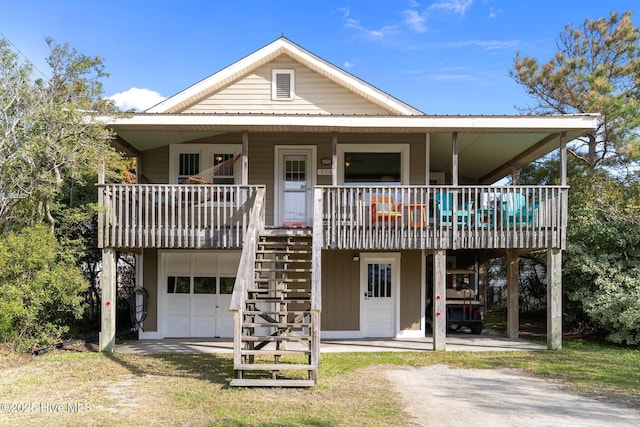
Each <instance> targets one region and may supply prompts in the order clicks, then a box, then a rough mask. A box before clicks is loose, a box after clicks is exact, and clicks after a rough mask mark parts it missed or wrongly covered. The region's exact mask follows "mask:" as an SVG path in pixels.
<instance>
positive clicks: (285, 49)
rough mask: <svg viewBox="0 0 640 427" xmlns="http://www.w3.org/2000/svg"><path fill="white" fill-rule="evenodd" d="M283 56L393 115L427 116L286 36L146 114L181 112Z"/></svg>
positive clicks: (174, 96)
mask: <svg viewBox="0 0 640 427" xmlns="http://www.w3.org/2000/svg"><path fill="white" fill-rule="evenodd" d="M282 54H286V55H288V56H289V57H291V58H292V59H294V60H295V61H297V62H299V63H301V64H303V65H305V66H306V67H308V68H309V69H311V70H313V71H315V72H317V73H319V74H320V75H322V76H324V77H326V78H328V79H330V80H332V81H333V82H335V83H337V84H339V85H341V86H343V87H345V88H347V89H348V90H351V91H352V92H354V93H356V94H358V95H360V96H362V97H364V98H366V99H367V100H368V101H370V102H373V103H374V104H377V105H379V106H380V107H383V108H384V109H386V110H387V111H389V114H391V115H423V114H424V113H422V112H421V111H420V110H417V109H415V108H413V107H411V106H410V105H408V104H405V103H404V102H402V101H400V100H398V99H397V98H395V97H393V96H391V95H389V94H387V93H385V92H383V91H381V90H380V89H378V88H376V87H374V86H372V85H370V84H369V83H366V82H365V81H363V80H361V79H359V78H357V77H355V76H354V75H352V74H350V73H348V72H346V71H344V70H343V69H341V68H339V67H337V66H335V65H333V64H331V63H330V62H328V61H325V60H324V59H322V58H320V57H319V56H317V55H315V54H313V53H311V52H310V51H308V50H306V49H304V48H303V47H301V46H299V45H298V44H296V43H294V42H293V41H291V40H289V39H288V38H287V37H285V35H284V33H282V35H281V36H280V37H278V38H277V39H276V40H274V41H273V42H271V43H269V44H267V45H266V46H264V47H262V48H260V49H258V50H256V51H255V52H253V53H251V54H249V55H247V56H245V57H244V58H242V59H240V60H239V61H237V62H235V63H233V64H231V65H229V66H228V67H226V68H223V69H222V70H220V71H218V72H217V73H215V74H212V75H211V76H209V77H207V78H205V79H203V80H201V81H200V82H198V83H196V84H194V85H192V86H191V87H189V88H187V89H185V90H183V91H182V92H179V93H177V94H176V95H173V96H172V97H170V98H167V99H166V100H164V101H162V102H160V103H159V104H157V105H155V106H153V107H151V108H149V109H148V110H146V111H145V112H147V113H179V112H180V111H182V110H183V109H184V108H186V107H188V106H190V105H192V104H194V103H196V102H197V101H198V100H200V99H203V98H205V97H207V96H209V95H211V94H212V93H214V92H215V91H217V90H219V89H221V88H222V87H224V86H226V85H227V84H229V83H231V82H233V81H236V80H238V79H240V78H241V77H243V76H245V75H247V74H249V73H251V72H252V71H254V70H255V69H257V68H258V67H260V66H262V65H264V64H266V63H268V62H270V61H272V60H273V59H275V58H276V57H278V56H280V55H282Z"/></svg>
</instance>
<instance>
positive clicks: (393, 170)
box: [337, 143, 410, 186]
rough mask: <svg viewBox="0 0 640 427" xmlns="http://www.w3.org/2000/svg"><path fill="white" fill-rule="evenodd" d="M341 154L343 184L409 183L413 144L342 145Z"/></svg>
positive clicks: (340, 173) (339, 160)
mask: <svg viewBox="0 0 640 427" xmlns="http://www.w3.org/2000/svg"><path fill="white" fill-rule="evenodd" d="M337 154H338V183H339V184H341V185H345V186H367V185H369V186H380V185H384V186H394V185H396V186H397V185H408V184H409V154H410V147H409V144H394V143H389V144H338V147H337Z"/></svg>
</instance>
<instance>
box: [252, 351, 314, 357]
mask: <svg viewBox="0 0 640 427" xmlns="http://www.w3.org/2000/svg"><path fill="white" fill-rule="evenodd" d="M240 354H241V355H242V356H284V355H309V354H311V350H270V349H262V350H244V349H243V350H240Z"/></svg>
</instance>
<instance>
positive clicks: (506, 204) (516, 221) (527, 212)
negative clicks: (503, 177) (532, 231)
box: [502, 193, 538, 226]
mask: <svg viewBox="0 0 640 427" xmlns="http://www.w3.org/2000/svg"><path fill="white" fill-rule="evenodd" d="M537 218H538V202H535V203H527V197H526V196H525V195H524V194H521V193H508V194H505V195H503V196H502V223H503V224H504V225H505V226H506V225H533V226H535V225H536V222H537Z"/></svg>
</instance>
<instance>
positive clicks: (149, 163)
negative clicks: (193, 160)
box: [140, 146, 169, 184]
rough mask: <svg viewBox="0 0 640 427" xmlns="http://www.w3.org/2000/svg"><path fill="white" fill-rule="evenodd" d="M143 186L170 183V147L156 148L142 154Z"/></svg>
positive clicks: (141, 173) (141, 180)
mask: <svg viewBox="0 0 640 427" xmlns="http://www.w3.org/2000/svg"><path fill="white" fill-rule="evenodd" d="M140 164H141V165H142V170H141V171H140V183H141V184H168V183H169V147H168V146H165V147H160V148H154V149H153V150H147V151H143V152H141V153H140Z"/></svg>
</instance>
